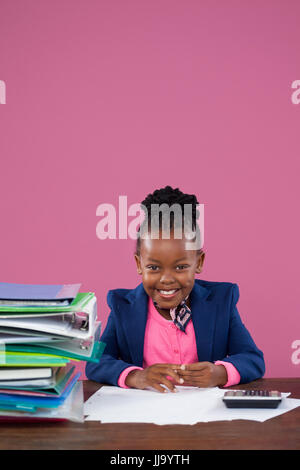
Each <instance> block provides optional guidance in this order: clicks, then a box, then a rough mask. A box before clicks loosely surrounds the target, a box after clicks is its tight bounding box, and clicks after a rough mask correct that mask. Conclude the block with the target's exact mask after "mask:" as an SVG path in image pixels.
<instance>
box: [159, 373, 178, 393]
mask: <svg viewBox="0 0 300 470" xmlns="http://www.w3.org/2000/svg"><path fill="white" fill-rule="evenodd" d="M159 381H160V383H161V384H163V385H165V386H166V387H167V388H168V389H169V390H170V391H171V392H176V388H175V385H174V384H173V383H172V382H171V381H170V380H168V379H167V378H166V377H165V376H164V375H162V376H161V377H160V379H159Z"/></svg>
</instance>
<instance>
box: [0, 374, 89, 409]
mask: <svg viewBox="0 0 300 470" xmlns="http://www.w3.org/2000/svg"><path fill="white" fill-rule="evenodd" d="M80 375H81V373H80V372H78V373H77V374H76V375H75V376H74V377H73V379H72V380H71V381H70V383H69V384H68V386H67V387H66V388H65V390H64V391H63V393H62V394H61V395H60V396H58V397H52V396H51V397H31V396H22V397H20V396H18V395H12V394H9V393H1V395H0V409H2V410H15V411H28V412H33V413H34V412H35V411H36V410H37V408H57V407H58V406H60V405H62V404H63V403H64V401H65V399H66V398H67V397H68V396H69V395H70V393H71V391H72V390H73V388H74V386H75V384H76V383H77V381H78V379H79V377H80Z"/></svg>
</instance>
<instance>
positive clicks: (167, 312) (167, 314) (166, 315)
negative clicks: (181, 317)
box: [156, 297, 191, 320]
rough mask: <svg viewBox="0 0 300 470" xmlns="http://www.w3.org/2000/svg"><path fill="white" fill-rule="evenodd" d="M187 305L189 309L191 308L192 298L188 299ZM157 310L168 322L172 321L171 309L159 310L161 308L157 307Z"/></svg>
mask: <svg viewBox="0 0 300 470" xmlns="http://www.w3.org/2000/svg"><path fill="white" fill-rule="evenodd" d="M186 304H187V306H188V307H189V308H191V307H190V298H189V297H188V299H187V300H186ZM156 310H157V311H158V313H159V314H160V315H161V316H162V317H163V318H165V319H166V320H172V318H171V315H170V309H168V308H159V307H156Z"/></svg>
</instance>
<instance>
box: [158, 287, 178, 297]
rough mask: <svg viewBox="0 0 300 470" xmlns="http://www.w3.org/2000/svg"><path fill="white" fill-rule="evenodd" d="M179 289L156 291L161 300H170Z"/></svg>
mask: <svg viewBox="0 0 300 470" xmlns="http://www.w3.org/2000/svg"><path fill="white" fill-rule="evenodd" d="M179 290H180V289H157V292H158V293H159V295H160V297H162V298H163V299H172V298H173V297H175V296H176V295H177V293H178V291H179Z"/></svg>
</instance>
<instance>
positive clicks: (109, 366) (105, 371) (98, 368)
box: [85, 309, 134, 385]
mask: <svg viewBox="0 0 300 470" xmlns="http://www.w3.org/2000/svg"><path fill="white" fill-rule="evenodd" d="M100 340H101V341H102V342H103V343H105V349H104V352H103V354H102V356H101V358H100V361H99V363H98V364H97V363H92V362H87V363H86V367H85V374H86V377H87V378H88V379H89V380H94V381H95V382H99V383H106V384H111V385H118V379H119V375H120V374H121V372H122V371H123V370H124V369H126V368H127V367H130V366H133V365H134V364H129V363H128V362H125V361H123V360H121V359H119V347H118V340H117V334H116V317H115V313H114V310H113V309H112V311H111V313H110V315H109V317H108V320H107V325H106V328H105V330H104V332H103V334H102V336H101V338H100Z"/></svg>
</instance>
